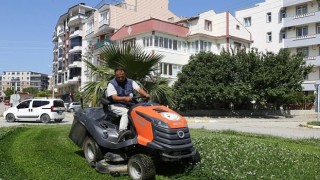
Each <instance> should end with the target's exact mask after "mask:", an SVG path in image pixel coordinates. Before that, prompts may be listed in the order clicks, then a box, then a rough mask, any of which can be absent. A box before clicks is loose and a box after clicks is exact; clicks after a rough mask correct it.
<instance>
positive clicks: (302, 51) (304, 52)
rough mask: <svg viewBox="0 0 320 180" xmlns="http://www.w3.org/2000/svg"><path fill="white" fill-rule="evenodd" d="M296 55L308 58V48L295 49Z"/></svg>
mask: <svg viewBox="0 0 320 180" xmlns="http://www.w3.org/2000/svg"><path fill="white" fill-rule="evenodd" d="M297 54H301V55H302V56H303V57H308V56H309V48H308V47H301V48H297Z"/></svg>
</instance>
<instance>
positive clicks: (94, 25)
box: [81, 0, 180, 88]
mask: <svg viewBox="0 0 320 180" xmlns="http://www.w3.org/2000/svg"><path fill="white" fill-rule="evenodd" d="M168 8H169V1H168V0H157V1H150V0H125V1H122V2H121V3H117V4H107V3H105V2H104V1H103V2H102V3H100V4H99V5H97V6H96V7H95V12H94V14H93V15H91V16H90V17H88V18H87V19H86V20H84V21H82V22H83V31H84V32H85V34H84V36H83V44H82V45H83V46H82V56H83V57H84V58H86V59H87V60H89V61H90V62H91V63H93V64H97V63H98V62H99V54H100V50H101V47H103V46H104V45H107V44H108V43H109V42H110V40H109V39H110V36H111V35H112V34H113V33H114V32H116V31H117V30H118V29H119V28H121V27H122V26H124V25H128V24H133V23H137V22H139V21H143V20H147V19H150V18H157V19H161V20H164V21H170V22H175V21H179V20H180V18H179V17H178V16H176V15H175V14H173V13H172V12H171V11H170V10H169V9H168ZM91 52H92V54H93V56H92V57H88V55H90V54H91ZM94 80H97V77H95V76H93V77H92V76H91V75H90V72H89V69H88V67H87V66H86V64H85V63H83V64H82V76H81V88H83V87H84V86H85V84H86V82H88V81H94Z"/></svg>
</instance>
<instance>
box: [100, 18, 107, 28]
mask: <svg viewBox="0 0 320 180" xmlns="http://www.w3.org/2000/svg"><path fill="white" fill-rule="evenodd" d="M104 25H109V19H103V20H101V21H99V28H100V27H102V26H104Z"/></svg>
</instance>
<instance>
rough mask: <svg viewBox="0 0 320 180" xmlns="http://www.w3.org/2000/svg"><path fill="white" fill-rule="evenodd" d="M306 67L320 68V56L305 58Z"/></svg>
mask: <svg viewBox="0 0 320 180" xmlns="http://www.w3.org/2000/svg"><path fill="white" fill-rule="evenodd" d="M304 60H305V61H306V65H313V66H315V67H320V56H309V57H305V58H304Z"/></svg>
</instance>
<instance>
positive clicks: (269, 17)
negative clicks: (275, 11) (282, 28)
mask: <svg viewBox="0 0 320 180" xmlns="http://www.w3.org/2000/svg"><path fill="white" fill-rule="evenodd" d="M271 20H272V17H271V12H268V13H267V23H270V22H271Z"/></svg>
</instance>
